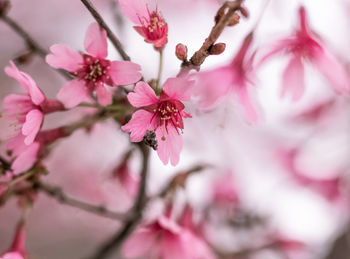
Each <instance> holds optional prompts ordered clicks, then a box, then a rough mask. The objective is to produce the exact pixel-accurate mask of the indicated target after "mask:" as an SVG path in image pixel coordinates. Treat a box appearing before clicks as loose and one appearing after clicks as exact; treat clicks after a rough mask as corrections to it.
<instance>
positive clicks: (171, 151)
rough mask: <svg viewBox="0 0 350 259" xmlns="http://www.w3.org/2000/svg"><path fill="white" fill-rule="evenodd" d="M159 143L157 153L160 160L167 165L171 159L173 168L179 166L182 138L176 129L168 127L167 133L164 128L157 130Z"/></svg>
mask: <svg viewBox="0 0 350 259" xmlns="http://www.w3.org/2000/svg"><path fill="white" fill-rule="evenodd" d="M156 136H157V141H158V149H157V153H158V156H159V158H160V160H161V161H162V162H163V164H164V165H166V164H167V163H168V161H169V159H170V162H171V164H172V165H173V166H175V165H177V164H178V163H179V160H180V152H181V149H182V137H181V135H180V134H179V133H178V132H177V131H176V129H175V128H174V127H168V130H167V132H166V131H165V130H164V129H163V128H162V127H158V128H157V129H156Z"/></svg>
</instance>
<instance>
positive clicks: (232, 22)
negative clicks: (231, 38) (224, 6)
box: [227, 13, 241, 26]
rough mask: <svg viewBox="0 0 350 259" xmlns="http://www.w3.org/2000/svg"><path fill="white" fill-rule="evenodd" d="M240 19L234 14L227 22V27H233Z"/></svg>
mask: <svg viewBox="0 0 350 259" xmlns="http://www.w3.org/2000/svg"><path fill="white" fill-rule="evenodd" d="M240 18H241V17H240V16H239V15H238V14H237V13H234V14H233V15H232V16H231V17H230V20H229V22H228V24H227V26H234V25H236V24H238V23H239V20H240Z"/></svg>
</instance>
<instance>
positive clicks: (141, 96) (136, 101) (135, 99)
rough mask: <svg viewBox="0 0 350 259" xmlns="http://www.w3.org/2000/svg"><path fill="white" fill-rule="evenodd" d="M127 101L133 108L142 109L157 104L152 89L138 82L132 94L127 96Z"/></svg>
mask: <svg viewBox="0 0 350 259" xmlns="http://www.w3.org/2000/svg"><path fill="white" fill-rule="evenodd" d="M128 100H129V102H130V103H131V105H132V106H134V107H144V106H148V105H151V104H154V103H156V102H158V98H157V96H156V94H155V93H154V91H153V89H152V88H151V87H150V86H149V85H148V84H147V83H145V82H139V83H137V84H136V86H135V88H134V92H131V93H129V94H128Z"/></svg>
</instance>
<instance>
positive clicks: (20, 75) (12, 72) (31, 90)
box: [5, 61, 46, 105]
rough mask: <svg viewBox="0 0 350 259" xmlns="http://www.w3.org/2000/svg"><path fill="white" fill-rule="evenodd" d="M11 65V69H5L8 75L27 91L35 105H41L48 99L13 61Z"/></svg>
mask: <svg viewBox="0 0 350 259" xmlns="http://www.w3.org/2000/svg"><path fill="white" fill-rule="evenodd" d="M10 64H11V67H6V68H5V72H6V74H7V75H8V76H10V77H12V78H14V79H16V80H17V81H18V83H19V84H20V85H21V86H22V87H23V88H24V89H25V90H26V91H27V93H28V94H29V96H30V97H31V99H32V101H33V103H34V104H36V105H39V104H41V103H42V102H43V101H44V100H45V99H46V98H45V95H44V94H43V92H42V91H41V90H40V89H39V87H38V86H37V85H36V83H35V81H34V80H33V79H32V78H31V77H30V76H29V75H28V74H26V73H24V72H21V71H19V70H18V68H17V67H16V66H15V64H14V63H13V62H12V61H10Z"/></svg>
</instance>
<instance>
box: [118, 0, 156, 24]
mask: <svg viewBox="0 0 350 259" xmlns="http://www.w3.org/2000/svg"><path fill="white" fill-rule="evenodd" d="M119 6H120V9H121V10H122V12H123V14H124V15H125V16H126V17H127V18H128V19H129V20H131V21H132V22H133V23H135V24H138V25H142V24H141V22H140V18H142V17H147V18H148V16H149V15H148V11H147V1H146V0H119Z"/></svg>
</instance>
